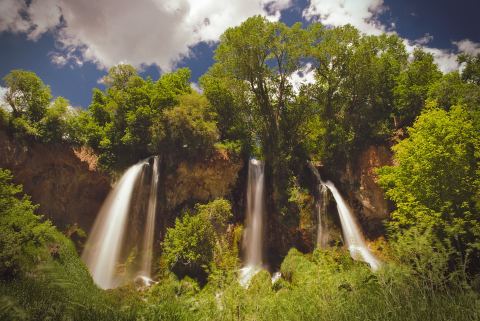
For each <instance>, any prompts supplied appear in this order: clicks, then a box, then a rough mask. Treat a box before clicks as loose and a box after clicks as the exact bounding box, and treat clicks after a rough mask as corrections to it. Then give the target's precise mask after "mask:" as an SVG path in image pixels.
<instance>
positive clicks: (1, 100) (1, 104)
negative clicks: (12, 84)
mask: <svg viewBox="0 0 480 321" xmlns="http://www.w3.org/2000/svg"><path fill="white" fill-rule="evenodd" d="M7 90H8V88H6V87H2V86H0V108H3V109H4V110H7V111H11V110H12V108H11V107H10V105H9V104H8V103H7V102H6V101H5V94H6V93H7Z"/></svg>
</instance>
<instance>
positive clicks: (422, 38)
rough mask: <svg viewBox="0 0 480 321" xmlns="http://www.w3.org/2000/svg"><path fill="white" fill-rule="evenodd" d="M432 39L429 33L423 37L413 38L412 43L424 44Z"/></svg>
mask: <svg viewBox="0 0 480 321" xmlns="http://www.w3.org/2000/svg"><path fill="white" fill-rule="evenodd" d="M432 40H433V36H432V35H431V34H429V33H426V34H425V35H423V37H421V38H418V39H415V40H413V43H414V44H416V45H420V46H424V45H427V44H428V43H429V42H431V41H432Z"/></svg>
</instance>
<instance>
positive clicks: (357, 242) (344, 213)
mask: <svg viewBox="0 0 480 321" xmlns="http://www.w3.org/2000/svg"><path fill="white" fill-rule="evenodd" d="M309 165H310V168H311V169H312V171H313V173H314V174H315V176H316V177H317V179H318V181H319V182H320V187H319V189H320V194H321V198H323V201H322V203H323V205H322V206H324V207H325V211H326V202H327V200H328V199H327V189H328V190H330V192H331V193H332V195H333V198H334V199H335V202H336V203H337V210H338V215H339V216H340V224H341V225H342V230H343V236H344V238H345V243H346V245H347V246H348V250H349V251H350V255H351V256H352V258H353V259H354V260H360V261H364V262H367V263H368V264H369V265H370V267H371V268H372V270H374V271H376V270H377V269H378V268H379V267H380V264H381V263H380V261H379V260H378V259H377V258H376V257H375V256H374V255H373V254H372V253H371V252H370V250H369V249H368V247H367V245H366V243H365V240H364V239H363V236H362V232H361V230H360V227H359V226H358V223H357V221H356V220H355V217H354V216H353V213H352V211H351V209H350V207H349V206H348V205H347V203H346V202H345V200H344V199H343V197H342V196H341V195H340V193H339V192H338V190H337V188H336V187H335V185H334V184H333V183H332V182H330V181H327V182H324V181H323V180H322V178H321V177H320V173H318V170H317V169H316V168H315V166H313V165H312V164H309ZM319 207H320V205H317V208H319ZM319 211H320V209H319ZM320 215H321V213H320V212H319V222H318V224H319V227H318V235H317V245H318V246H319V247H323V243H322V242H323V239H324V238H325V234H326V233H325V231H324V230H323V226H322V224H323V223H322V222H324V220H321V218H324V217H325V216H323V217H320ZM327 238H328V236H327ZM319 240H320V242H319Z"/></svg>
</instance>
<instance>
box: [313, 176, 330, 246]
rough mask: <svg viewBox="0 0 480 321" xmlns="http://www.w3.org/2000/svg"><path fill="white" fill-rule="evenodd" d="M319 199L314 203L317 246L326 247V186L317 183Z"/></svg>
mask: <svg viewBox="0 0 480 321" xmlns="http://www.w3.org/2000/svg"><path fill="white" fill-rule="evenodd" d="M318 189H319V194H320V195H319V199H318V201H317V203H316V205H315V206H316V208H317V219H318V228H317V247H319V248H322V249H323V248H326V247H327V244H328V227H327V221H326V220H327V204H328V188H327V187H326V186H325V185H324V184H319V186H318Z"/></svg>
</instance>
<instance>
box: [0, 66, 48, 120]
mask: <svg viewBox="0 0 480 321" xmlns="http://www.w3.org/2000/svg"><path fill="white" fill-rule="evenodd" d="M3 81H4V83H5V86H6V87H7V92H6V94H5V100H6V101H7V103H8V105H9V106H10V107H11V108H12V114H13V116H14V117H25V119H26V120H28V121H29V122H32V123H35V122H38V121H40V120H41V119H42V117H43V116H44V115H45V113H46V110H47V107H48V105H49V103H50V100H51V99H52V95H51V93H50V88H49V87H48V86H46V85H45V84H44V83H43V82H42V80H41V79H40V78H39V77H38V76H37V75H36V74H35V73H33V72H31V71H25V70H13V71H11V72H10V73H9V74H8V75H6V76H5V77H4V78H3Z"/></svg>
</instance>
